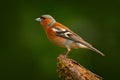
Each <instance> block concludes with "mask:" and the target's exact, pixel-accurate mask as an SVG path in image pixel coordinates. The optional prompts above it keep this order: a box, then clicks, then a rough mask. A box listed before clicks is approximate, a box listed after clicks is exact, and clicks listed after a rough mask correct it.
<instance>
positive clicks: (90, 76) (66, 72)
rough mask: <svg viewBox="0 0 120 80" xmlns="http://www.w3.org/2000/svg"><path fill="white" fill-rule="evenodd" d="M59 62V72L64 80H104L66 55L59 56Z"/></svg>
mask: <svg viewBox="0 0 120 80" xmlns="http://www.w3.org/2000/svg"><path fill="white" fill-rule="evenodd" d="M57 61H58V63H57V72H58V74H59V77H60V78H61V79H63V80H102V77H100V76H98V75H96V74H94V73H92V72H91V71H89V70H87V69H86V68H84V67H83V66H82V65H80V64H79V63H77V62H76V61H74V60H73V59H70V58H68V57H66V56H65V55H60V56H58V58H57Z"/></svg>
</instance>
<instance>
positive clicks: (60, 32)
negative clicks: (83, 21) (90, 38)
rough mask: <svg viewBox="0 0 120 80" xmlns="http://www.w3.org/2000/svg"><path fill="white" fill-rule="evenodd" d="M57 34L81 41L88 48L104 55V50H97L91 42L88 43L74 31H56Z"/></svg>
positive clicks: (77, 41)
mask: <svg viewBox="0 0 120 80" xmlns="http://www.w3.org/2000/svg"><path fill="white" fill-rule="evenodd" d="M56 36H59V37H62V38H66V39H69V40H72V41H74V42H76V43H80V44H82V45H84V46H86V47H87V48H88V49H90V50H93V51H95V52H97V53H99V54H101V55H102V56H104V54H103V53H102V52H100V51H99V50H97V49H96V48H94V47H93V46H92V45H91V44H89V43H87V42H86V41H84V40H83V39H82V38H81V37H80V36H79V35H77V34H75V33H73V32H72V31H67V30H66V31H62V30H59V31H56Z"/></svg>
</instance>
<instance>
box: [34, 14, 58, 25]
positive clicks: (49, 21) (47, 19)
mask: <svg viewBox="0 0 120 80" xmlns="http://www.w3.org/2000/svg"><path fill="white" fill-rule="evenodd" d="M35 20H36V21H38V22H40V24H41V25H42V26H44V27H50V26H52V25H53V24H54V23H55V22H56V21H55V19H54V18H53V17H52V16H50V15H42V16H41V17H39V18H36V19H35Z"/></svg>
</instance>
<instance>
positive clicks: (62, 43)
mask: <svg viewBox="0 0 120 80" xmlns="http://www.w3.org/2000/svg"><path fill="white" fill-rule="evenodd" d="M46 34H47V37H48V39H50V41H51V42H53V43H54V44H56V45H58V46H60V47H65V42H66V39H64V38H61V37H58V36H56V34H55V32H53V30H52V29H51V28H48V29H47V30H46Z"/></svg>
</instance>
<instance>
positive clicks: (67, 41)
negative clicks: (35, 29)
mask: <svg viewBox="0 0 120 80" xmlns="http://www.w3.org/2000/svg"><path fill="white" fill-rule="evenodd" d="M35 20H36V21H38V22H40V24H41V25H42V27H43V28H44V30H45V32H46V34H47V37H48V39H49V40H50V41H52V42H53V43H55V44H57V45H58V46H61V47H64V48H67V52H66V55H67V54H68V53H69V52H70V50H71V49H72V48H74V49H77V48H87V49H90V50H92V51H95V52H97V53H99V54H101V55H102V56H104V54H103V53H102V52H100V51H99V50H97V49H96V48H94V47H93V46H92V45H91V44H89V43H88V42H86V41H85V40H83V39H82V38H81V37H80V36H79V35H77V34H76V33H74V32H73V31H72V30H70V29H69V28H68V27H66V26H64V25H62V24H61V23H59V22H57V21H56V20H55V19H54V18H53V17H52V16H50V15H42V16H41V17H39V18H36V19H35Z"/></svg>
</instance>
